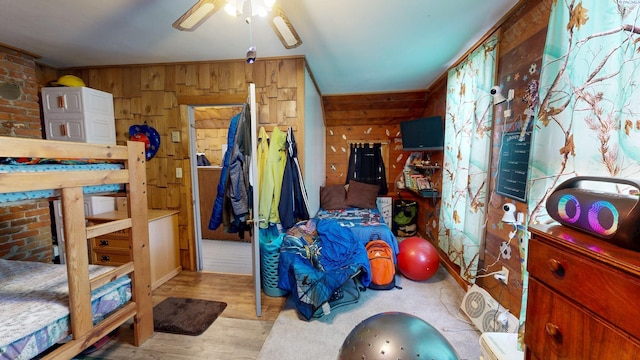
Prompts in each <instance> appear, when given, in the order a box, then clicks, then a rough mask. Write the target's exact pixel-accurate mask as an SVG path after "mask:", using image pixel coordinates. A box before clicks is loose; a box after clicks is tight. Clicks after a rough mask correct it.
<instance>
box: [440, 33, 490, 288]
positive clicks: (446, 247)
mask: <svg viewBox="0 0 640 360" xmlns="http://www.w3.org/2000/svg"><path fill="white" fill-rule="evenodd" d="M497 44H498V38H497V36H493V37H491V38H490V39H488V40H487V41H485V42H484V44H482V45H481V46H479V47H478V48H477V49H476V50H474V51H473V52H472V53H471V54H470V55H469V56H468V57H467V59H466V60H465V61H464V62H463V63H462V64H460V65H458V66H457V67H455V68H453V69H451V70H449V73H448V80H447V114H446V117H445V150H444V161H443V180H442V202H441V209H440V228H439V230H438V244H439V246H440V248H441V249H442V250H443V251H445V252H446V253H447V255H448V256H449V259H450V260H451V261H452V262H454V263H455V264H457V265H459V266H460V275H461V276H462V277H463V278H465V279H467V280H469V281H473V279H474V276H475V273H476V270H477V266H478V256H479V253H480V243H481V242H482V237H483V236H484V233H485V221H486V203H487V186H488V182H487V172H488V170H489V168H490V150H491V149H490V147H491V128H492V121H493V98H492V96H491V94H490V93H489V91H490V90H491V88H492V87H493V86H494V81H495V67H496V46H497Z"/></svg>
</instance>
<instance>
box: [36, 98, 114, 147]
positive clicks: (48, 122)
mask: <svg viewBox="0 0 640 360" xmlns="http://www.w3.org/2000/svg"><path fill="white" fill-rule="evenodd" d="M42 111H43V114H44V124H45V133H46V137H47V139H50V140H61V141H75V142H86V143H94V144H113V145H115V143H116V126H115V117H114V114H113V96H112V95H111V94H109V93H107V92H104V91H100V90H96V89H92V88H88V87H44V88H42Z"/></svg>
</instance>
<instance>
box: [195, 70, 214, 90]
mask: <svg viewBox="0 0 640 360" xmlns="http://www.w3.org/2000/svg"><path fill="white" fill-rule="evenodd" d="M197 72H198V86H197V88H198V89H201V90H207V89H210V88H211V76H210V73H209V64H199V65H198V69H197Z"/></svg>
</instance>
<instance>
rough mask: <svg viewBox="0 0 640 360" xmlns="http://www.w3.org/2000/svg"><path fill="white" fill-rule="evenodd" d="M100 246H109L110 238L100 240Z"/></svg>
mask: <svg viewBox="0 0 640 360" xmlns="http://www.w3.org/2000/svg"><path fill="white" fill-rule="evenodd" d="M100 246H109V240H100Z"/></svg>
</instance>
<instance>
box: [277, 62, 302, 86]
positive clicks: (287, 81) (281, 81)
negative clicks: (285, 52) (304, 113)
mask: <svg viewBox="0 0 640 360" xmlns="http://www.w3.org/2000/svg"><path fill="white" fill-rule="evenodd" d="M297 65H298V64H297V62H295V61H284V60H278V73H277V74H278V88H279V89H282V88H295V87H296V86H297V84H298V76H297V75H298V72H297V69H298V66H297Z"/></svg>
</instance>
